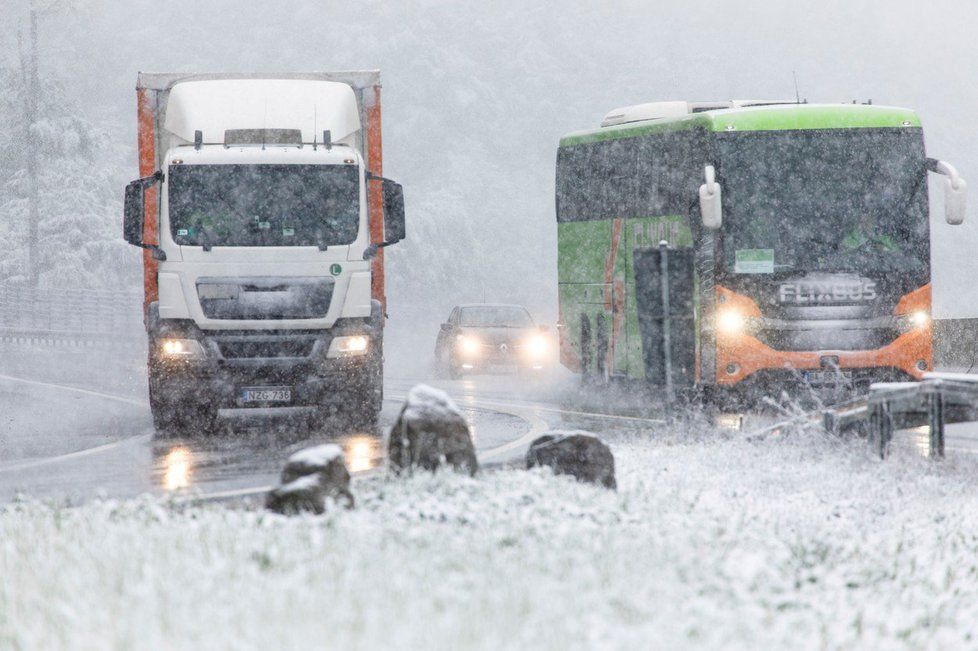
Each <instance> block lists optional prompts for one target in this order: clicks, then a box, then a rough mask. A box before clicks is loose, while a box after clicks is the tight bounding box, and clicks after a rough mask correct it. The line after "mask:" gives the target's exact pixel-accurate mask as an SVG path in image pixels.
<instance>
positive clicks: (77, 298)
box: [0, 288, 144, 345]
mask: <svg viewBox="0 0 978 651" xmlns="http://www.w3.org/2000/svg"><path fill="white" fill-rule="evenodd" d="M143 332H144V330H143V322H142V295H141V294H139V293H134V292H107V291H94V290H59V291H51V290H40V291H30V290H26V289H19V288H0V341H4V342H13V343H47V344H60V345H100V344H112V343H128V342H132V341H138V340H142V338H143Z"/></svg>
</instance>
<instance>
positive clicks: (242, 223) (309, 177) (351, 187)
mask: <svg viewBox="0 0 978 651" xmlns="http://www.w3.org/2000/svg"><path fill="white" fill-rule="evenodd" d="M167 183H168V197H169V216H170V228H171V230H172V234H173V239H174V241H175V242H176V243H177V244H181V245H190V246H333V245H342V244H350V243H351V242H353V241H354V240H355V239H356V237H357V231H358V230H359V226H360V181H359V173H358V170H357V167H356V166H355V165H171V166H170V170H169V177H168V178H167Z"/></svg>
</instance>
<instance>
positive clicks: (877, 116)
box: [560, 104, 920, 147]
mask: <svg viewBox="0 0 978 651" xmlns="http://www.w3.org/2000/svg"><path fill="white" fill-rule="evenodd" d="M697 127H699V128H702V129H706V130H707V131H784V130H807V129H858V128H886V127H920V118H918V117H917V114H916V113H914V112H913V111H912V110H910V109H906V108H899V107H895V106H877V105H872V104H779V105H773V106H750V107H741V108H732V109H720V110H714V111H703V112H700V113H691V114H689V115H683V116H679V117H667V118H662V119H654V120H640V121H637V122H628V123H625V124H619V125H615V126H609V127H601V128H599V129H589V130H586V131H575V132H574V133H569V134H567V135H566V136H564V137H563V138H561V139H560V146H561V147H568V146H572V145H580V144H583V143H588V142H599V141H602V140H617V139H620V138H633V137H635V136H643V135H648V134H653V133H666V132H670V131H685V130H687V129H694V128H697Z"/></svg>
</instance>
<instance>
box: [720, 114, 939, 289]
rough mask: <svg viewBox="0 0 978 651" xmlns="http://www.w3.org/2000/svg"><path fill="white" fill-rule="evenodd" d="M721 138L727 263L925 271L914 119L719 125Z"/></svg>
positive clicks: (746, 269) (921, 176) (923, 200)
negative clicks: (747, 127)
mask: <svg viewBox="0 0 978 651" xmlns="http://www.w3.org/2000/svg"><path fill="white" fill-rule="evenodd" d="M718 148H719V159H720V170H719V173H720V180H721V183H722V184H723V207H724V224H723V231H722V242H723V245H722V246H723V256H724V264H725V268H726V269H727V271H728V272H733V273H779V272H796V271H844V272H862V273H872V272H876V273H885V272H894V271H897V272H911V273H915V272H926V270H927V268H928V265H929V260H930V247H929V238H928V226H929V224H928V220H927V214H928V213H927V192H926V188H927V182H926V164H925V160H926V159H925V157H924V145H923V137H922V135H921V131H920V129H916V128H904V129H895V128H890V129H826V130H817V131H754V132H741V133H724V134H721V135H720V136H719V137H718Z"/></svg>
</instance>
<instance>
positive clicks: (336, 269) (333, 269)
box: [329, 262, 343, 276]
mask: <svg viewBox="0 0 978 651" xmlns="http://www.w3.org/2000/svg"><path fill="white" fill-rule="evenodd" d="M329 273H331V274H333V275H334V276H339V275H340V274H341V273H343V267H341V266H340V265H338V264H336V263H335V262H334V263H333V264H331V265H329Z"/></svg>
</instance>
